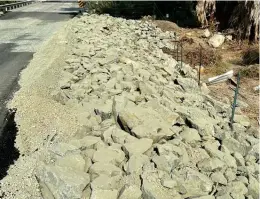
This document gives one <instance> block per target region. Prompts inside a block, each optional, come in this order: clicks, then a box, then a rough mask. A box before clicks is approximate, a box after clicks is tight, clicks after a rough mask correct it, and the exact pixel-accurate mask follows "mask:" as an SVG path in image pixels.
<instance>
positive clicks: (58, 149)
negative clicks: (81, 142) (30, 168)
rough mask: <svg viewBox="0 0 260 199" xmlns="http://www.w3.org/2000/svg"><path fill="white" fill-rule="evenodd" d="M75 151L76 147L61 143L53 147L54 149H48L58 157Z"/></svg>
mask: <svg viewBox="0 0 260 199" xmlns="http://www.w3.org/2000/svg"><path fill="white" fill-rule="evenodd" d="M77 149H78V148H77V147H76V146H73V145H71V144H67V143H63V142H61V143H59V144H57V145H55V146H54V147H52V148H51V149H50V151H51V152H53V153H55V154H57V155H59V156H64V155H65V154H67V153H72V152H75V151H77Z"/></svg>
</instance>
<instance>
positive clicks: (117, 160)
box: [93, 147, 125, 165]
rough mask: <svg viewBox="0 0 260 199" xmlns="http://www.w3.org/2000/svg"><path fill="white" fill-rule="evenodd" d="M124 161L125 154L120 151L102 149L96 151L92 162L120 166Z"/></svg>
mask: <svg viewBox="0 0 260 199" xmlns="http://www.w3.org/2000/svg"><path fill="white" fill-rule="evenodd" d="M124 159H125V154H124V152H123V151H122V150H120V149H114V148H111V147H109V148H102V149H99V150H97V151H96V152H95V153H94V155H93V162H103V163H112V164H115V165H119V164H121V163H122V162H123V161H124Z"/></svg>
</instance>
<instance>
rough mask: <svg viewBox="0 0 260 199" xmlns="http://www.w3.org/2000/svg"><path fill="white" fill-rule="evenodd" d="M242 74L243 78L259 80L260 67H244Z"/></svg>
mask: <svg viewBox="0 0 260 199" xmlns="http://www.w3.org/2000/svg"><path fill="white" fill-rule="evenodd" d="M240 72H241V76H242V77H249V78H259V65H253V66H248V67H244V68H242V69H241V70H240Z"/></svg>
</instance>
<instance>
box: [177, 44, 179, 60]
mask: <svg viewBox="0 0 260 199" xmlns="http://www.w3.org/2000/svg"><path fill="white" fill-rule="evenodd" d="M178 51H179V42H178V41H177V58H176V59H177V62H178V59H179V54H178Z"/></svg>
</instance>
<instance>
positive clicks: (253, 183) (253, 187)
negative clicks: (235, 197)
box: [248, 175, 259, 198]
mask: <svg viewBox="0 0 260 199" xmlns="http://www.w3.org/2000/svg"><path fill="white" fill-rule="evenodd" d="M248 194H249V195H252V197H253V198H259V182H258V181H257V179H255V178H254V177H253V176H251V175H249V184H248Z"/></svg>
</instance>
